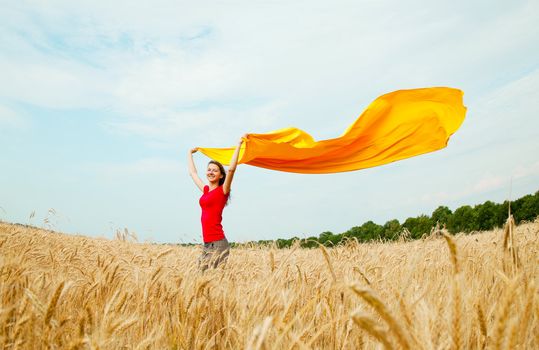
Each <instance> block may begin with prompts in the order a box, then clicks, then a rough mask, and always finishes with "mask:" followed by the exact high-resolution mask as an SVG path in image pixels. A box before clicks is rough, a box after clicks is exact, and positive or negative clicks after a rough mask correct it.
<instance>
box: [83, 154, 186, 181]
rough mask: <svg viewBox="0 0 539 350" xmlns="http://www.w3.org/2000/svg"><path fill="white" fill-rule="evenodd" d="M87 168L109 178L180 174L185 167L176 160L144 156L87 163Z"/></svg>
mask: <svg viewBox="0 0 539 350" xmlns="http://www.w3.org/2000/svg"><path fill="white" fill-rule="evenodd" d="M85 168H86V169H87V170H89V171H92V172H94V173H96V174H97V175H100V176H105V177H108V178H131V177H133V176H140V175H146V174H152V175H155V174H179V173H181V172H182V170H183V168H184V167H182V164H179V162H178V161H176V160H170V159H164V158H144V159H139V160H136V161H133V162H126V163H94V164H87V165H86V166H85Z"/></svg>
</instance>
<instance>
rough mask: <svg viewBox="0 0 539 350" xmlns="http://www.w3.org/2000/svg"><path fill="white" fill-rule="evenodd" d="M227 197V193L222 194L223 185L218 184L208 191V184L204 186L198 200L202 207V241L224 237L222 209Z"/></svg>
mask: <svg viewBox="0 0 539 350" xmlns="http://www.w3.org/2000/svg"><path fill="white" fill-rule="evenodd" d="M227 199H228V194H224V192H223V186H219V187H217V188H215V189H213V190H211V191H210V187H209V186H207V185H206V186H204V194H203V195H202V197H200V200H199V201H198V202H199V203H200V207H201V208H202V217H201V219H200V221H201V222H202V239H203V240H204V243H210V242H214V241H218V240H221V239H223V238H225V233H224V232H223V225H221V221H222V220H223V209H224V207H225V204H226V200H227Z"/></svg>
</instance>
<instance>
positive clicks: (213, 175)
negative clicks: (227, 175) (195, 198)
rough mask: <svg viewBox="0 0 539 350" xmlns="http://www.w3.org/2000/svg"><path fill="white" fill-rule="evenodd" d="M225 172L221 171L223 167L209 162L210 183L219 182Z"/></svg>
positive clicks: (207, 173) (207, 172) (208, 174)
mask: <svg viewBox="0 0 539 350" xmlns="http://www.w3.org/2000/svg"><path fill="white" fill-rule="evenodd" d="M223 176H224V174H223V173H222V172H221V169H220V168H219V166H218V165H217V164H213V163H210V164H208V169H207V170H206V177H207V178H208V181H209V182H210V183H218V182H219V180H220V179H221V178H223Z"/></svg>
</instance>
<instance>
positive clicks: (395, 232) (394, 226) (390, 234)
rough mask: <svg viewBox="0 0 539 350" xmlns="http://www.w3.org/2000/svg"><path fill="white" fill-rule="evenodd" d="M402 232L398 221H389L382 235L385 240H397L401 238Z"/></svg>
mask: <svg viewBox="0 0 539 350" xmlns="http://www.w3.org/2000/svg"><path fill="white" fill-rule="evenodd" d="M401 230H402V226H401V224H400V222H399V220H397V219H393V220H389V221H388V222H386V223H385V224H384V231H383V233H382V236H383V238H385V239H390V240H393V239H396V238H397V237H398V236H399V233H400V232H401Z"/></svg>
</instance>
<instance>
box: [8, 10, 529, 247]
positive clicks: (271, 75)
mask: <svg viewBox="0 0 539 350" xmlns="http://www.w3.org/2000/svg"><path fill="white" fill-rule="evenodd" d="M537 23H539V2H538V1H520V0H515V1H492V0H490V1H481V0H480V1H460V0H458V1H455V0H451V1H417V0H412V1H405V2H404V1H394V0H393V1H389V0H376V1H374V0H373V1H370V0H363V1H337V2H329V1H317V0H309V1H257V0H249V1H211V2H210V1H195V2H193V1H152V2H141V1H76V2H73V1H67V0H66V1H55V0H52V1H47V2H46V3H45V2H43V1H11V2H5V3H4V4H3V5H2V6H0V38H1V40H0V76H1V79H0V220H3V221H8V222H18V223H23V224H30V225H35V226H38V227H44V228H49V229H53V230H57V231H62V232H66V233H70V234H82V235H87V236H94V237H107V238H113V237H114V235H115V232H116V231H117V230H124V228H127V229H128V231H129V232H134V233H135V234H136V235H137V237H138V240H139V241H145V242H156V243H197V242H200V241H201V227H200V207H199V205H198V199H199V197H200V191H199V190H198V188H196V186H195V185H194V183H193V182H192V180H191V178H190V177H189V175H188V171H187V152H188V150H189V149H190V148H192V147H196V146H201V147H202V146H204V147H228V146H233V145H235V144H236V143H237V141H238V139H239V138H240V137H241V135H243V134H245V133H250V132H252V133H264V132H268V131H272V130H276V129H281V128H284V127H288V126H295V127H298V128H300V129H303V130H305V131H307V132H308V133H310V134H311V135H312V136H313V137H314V138H315V139H316V140H321V139H327V138H334V137H337V136H339V135H340V134H342V132H343V131H344V130H345V129H346V127H347V126H348V125H349V124H351V123H352V122H353V121H354V120H355V119H356V118H357V117H358V116H359V115H360V114H361V112H362V111H363V110H364V109H365V108H366V107H367V105H368V104H369V103H370V102H372V101H373V100H374V99H375V98H376V97H378V96H380V95H382V94H384V93H388V92H391V91H394V90H399V89H410V88H419V87H430V86H450V87H455V88H459V89H461V90H463V91H464V103H465V105H466V106H467V108H468V111H467V116H466V120H465V121H464V123H463V125H462V126H461V128H460V129H459V131H457V133H456V134H454V135H453V137H452V138H451V140H450V141H449V144H448V147H447V148H445V149H443V150H440V151H437V152H433V153H429V154H426V155H422V156H418V157H414V158H410V159H406V160H402V161H399V162H395V163H391V164H388V165H384V166H380V167H375V168H370V169H365V170H360V171H354V172H347V173H339V174H325V175H304V174H290V173H284V172H276V171H271V170H266V169H261V168H256V167H251V166H248V165H239V166H238V169H237V170H236V175H235V178H234V183H233V186H232V198H231V202H230V204H229V205H228V206H227V207H226V208H225V211H224V219H223V226H224V229H225V233H226V235H227V237H228V239H229V240H230V241H236V242H244V241H249V240H260V239H276V238H290V237H293V236H297V237H308V236H318V235H319V234H320V233H322V232H324V231H331V232H333V233H342V232H344V231H346V230H348V229H349V228H351V227H353V226H359V225H361V224H362V223H364V222H366V221H368V220H372V221H374V222H376V223H378V224H384V223H385V222H386V221H388V220H391V219H398V220H400V221H401V222H402V221H404V220H405V219H406V218H408V217H415V216H418V215H421V214H427V215H430V214H431V213H432V211H434V209H436V208H437V207H438V206H440V205H446V206H448V207H449V208H450V209H452V210H455V209H456V208H458V207H459V206H462V205H475V204H479V203H483V202H484V201H486V200H492V201H495V202H502V201H504V200H507V199H517V198H519V197H521V196H523V195H526V194H530V193H535V192H536V191H537V190H539V25H537ZM207 161H208V159H207V158H206V157H205V156H204V155H202V154H200V153H197V154H195V162H196V165H197V168H198V171H199V174H200V175H201V177H202V178H204V177H205V173H204V171H205V168H206V164H207Z"/></svg>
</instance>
